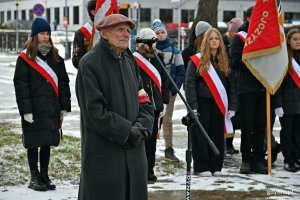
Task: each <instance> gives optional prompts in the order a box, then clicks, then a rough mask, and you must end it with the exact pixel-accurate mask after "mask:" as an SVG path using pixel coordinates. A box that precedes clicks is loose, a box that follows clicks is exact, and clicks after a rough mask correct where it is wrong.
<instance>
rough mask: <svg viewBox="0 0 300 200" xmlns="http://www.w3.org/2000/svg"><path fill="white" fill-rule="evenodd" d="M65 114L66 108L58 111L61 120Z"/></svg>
mask: <svg viewBox="0 0 300 200" xmlns="http://www.w3.org/2000/svg"><path fill="white" fill-rule="evenodd" d="M66 114H67V111H66V110H61V111H60V120H62V119H63V118H64V117H65V116H66Z"/></svg>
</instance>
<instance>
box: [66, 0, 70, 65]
mask: <svg viewBox="0 0 300 200" xmlns="http://www.w3.org/2000/svg"><path fill="white" fill-rule="evenodd" d="M67 11H68V0H65V17H66V18H67V20H68V22H67V23H69V19H68V12H67ZM68 58H69V42H68V25H66V43H65V59H68Z"/></svg>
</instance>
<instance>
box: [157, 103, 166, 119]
mask: <svg viewBox="0 0 300 200" xmlns="http://www.w3.org/2000/svg"><path fill="white" fill-rule="evenodd" d="M166 109H167V104H164V109H163V111H161V112H160V114H159V117H163V116H165V114H166Z"/></svg>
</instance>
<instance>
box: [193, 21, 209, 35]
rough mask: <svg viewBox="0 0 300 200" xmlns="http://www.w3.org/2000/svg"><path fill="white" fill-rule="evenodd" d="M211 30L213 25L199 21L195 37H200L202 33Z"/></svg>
mask: <svg viewBox="0 0 300 200" xmlns="http://www.w3.org/2000/svg"><path fill="white" fill-rule="evenodd" d="M209 28H211V25H210V24H209V23H207V22H205V21H199V22H198V23H197V25H196V28H195V35H196V37H198V36H199V35H201V34H202V33H205V32H206V31H207V30H208V29H209Z"/></svg>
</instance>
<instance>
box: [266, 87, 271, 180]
mask: <svg viewBox="0 0 300 200" xmlns="http://www.w3.org/2000/svg"><path fill="white" fill-rule="evenodd" d="M266 108H267V110H266V112H267V113H266V114H267V147H268V148H267V149H268V175H269V176H271V173H272V160H271V153H272V152H271V151H272V150H271V117H270V113H271V112H270V108H271V105H270V93H269V92H268V91H267V90H266Z"/></svg>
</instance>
